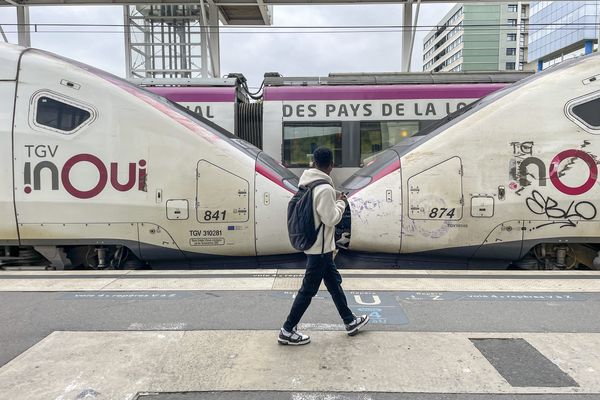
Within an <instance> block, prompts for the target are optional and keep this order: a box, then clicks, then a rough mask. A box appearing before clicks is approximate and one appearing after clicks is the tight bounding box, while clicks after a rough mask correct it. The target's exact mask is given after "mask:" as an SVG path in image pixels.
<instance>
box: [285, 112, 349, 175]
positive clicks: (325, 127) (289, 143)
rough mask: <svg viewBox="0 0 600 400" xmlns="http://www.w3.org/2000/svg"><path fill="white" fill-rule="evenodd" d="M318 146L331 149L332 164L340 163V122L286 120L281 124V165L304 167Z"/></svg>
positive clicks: (307, 164)
mask: <svg viewBox="0 0 600 400" xmlns="http://www.w3.org/2000/svg"><path fill="white" fill-rule="evenodd" d="M319 146H326V147H329V148H330V149H331V151H333V165H334V166H335V167H339V166H340V165H342V124H341V123H337V122H335V123H329V122H324V123H314V122H310V123H306V122H301V123H297V122H293V123H292V122H288V123H285V124H284V125H283V165H285V166H286V167H291V168H306V167H309V166H310V163H311V162H312V153H313V152H314V151H315V149H316V148H317V147H319Z"/></svg>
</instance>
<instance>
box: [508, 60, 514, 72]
mask: <svg viewBox="0 0 600 400" xmlns="http://www.w3.org/2000/svg"><path fill="white" fill-rule="evenodd" d="M506 70H507V71H514V70H515V63H514V62H507V63H506Z"/></svg>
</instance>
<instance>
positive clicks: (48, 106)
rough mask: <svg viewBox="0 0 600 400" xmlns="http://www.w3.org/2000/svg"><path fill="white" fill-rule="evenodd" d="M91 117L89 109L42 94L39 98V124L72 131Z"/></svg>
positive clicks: (36, 118)
mask: <svg viewBox="0 0 600 400" xmlns="http://www.w3.org/2000/svg"><path fill="white" fill-rule="evenodd" d="M90 117H91V114H90V112H89V111H87V110H83V109H81V108H78V107H75V106H72V105H70V104H66V103H63V102H62V101H58V100H55V99H52V98H50V97H45V96H42V97H40V98H39V99H38V100H37V111H36V115H35V122H36V123H37V124H39V125H42V126H45V127H48V128H52V129H57V130H59V131H64V132H72V131H74V130H75V129H77V128H78V127H79V126H81V125H82V124H83V123H84V122H85V121H87V120H88V119H89V118H90Z"/></svg>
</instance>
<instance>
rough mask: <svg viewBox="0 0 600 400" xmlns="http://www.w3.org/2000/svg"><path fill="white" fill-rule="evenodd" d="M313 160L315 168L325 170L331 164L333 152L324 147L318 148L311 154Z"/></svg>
mask: <svg viewBox="0 0 600 400" xmlns="http://www.w3.org/2000/svg"><path fill="white" fill-rule="evenodd" d="M313 160H314V161H315V167H317V168H327V167H329V166H330V165H331V164H333V152H332V151H331V150H330V149H329V148H327V147H325V146H319V147H317V149H316V150H315V152H314V153H313Z"/></svg>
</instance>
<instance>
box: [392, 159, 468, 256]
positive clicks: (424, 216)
mask: <svg viewBox="0 0 600 400" xmlns="http://www.w3.org/2000/svg"><path fill="white" fill-rule="evenodd" d="M462 177H463V167H462V161H461V159H460V158H459V157H452V158H449V159H447V160H445V161H442V162H441V163H438V164H436V165H433V166H432V167H430V168H428V169H425V170H423V171H421V172H419V173H417V174H415V175H413V176H411V177H410V178H409V179H408V182H407V197H408V207H407V210H406V211H407V216H408V218H407V219H406V220H407V221H406V222H405V224H404V226H403V235H404V236H406V238H405V240H404V241H403V243H402V251H403V252H423V251H436V250H440V249H445V250H444V251H448V250H447V249H449V248H451V247H454V246H455V245H456V243H457V239H458V238H459V236H460V235H463V234H464V233H463V231H462V230H460V229H457V228H458V227H459V226H460V225H461V222H460V221H461V220H462V219H463V205H464V200H463V187H462V186H463V185H462ZM424 239H426V240H424Z"/></svg>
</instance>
